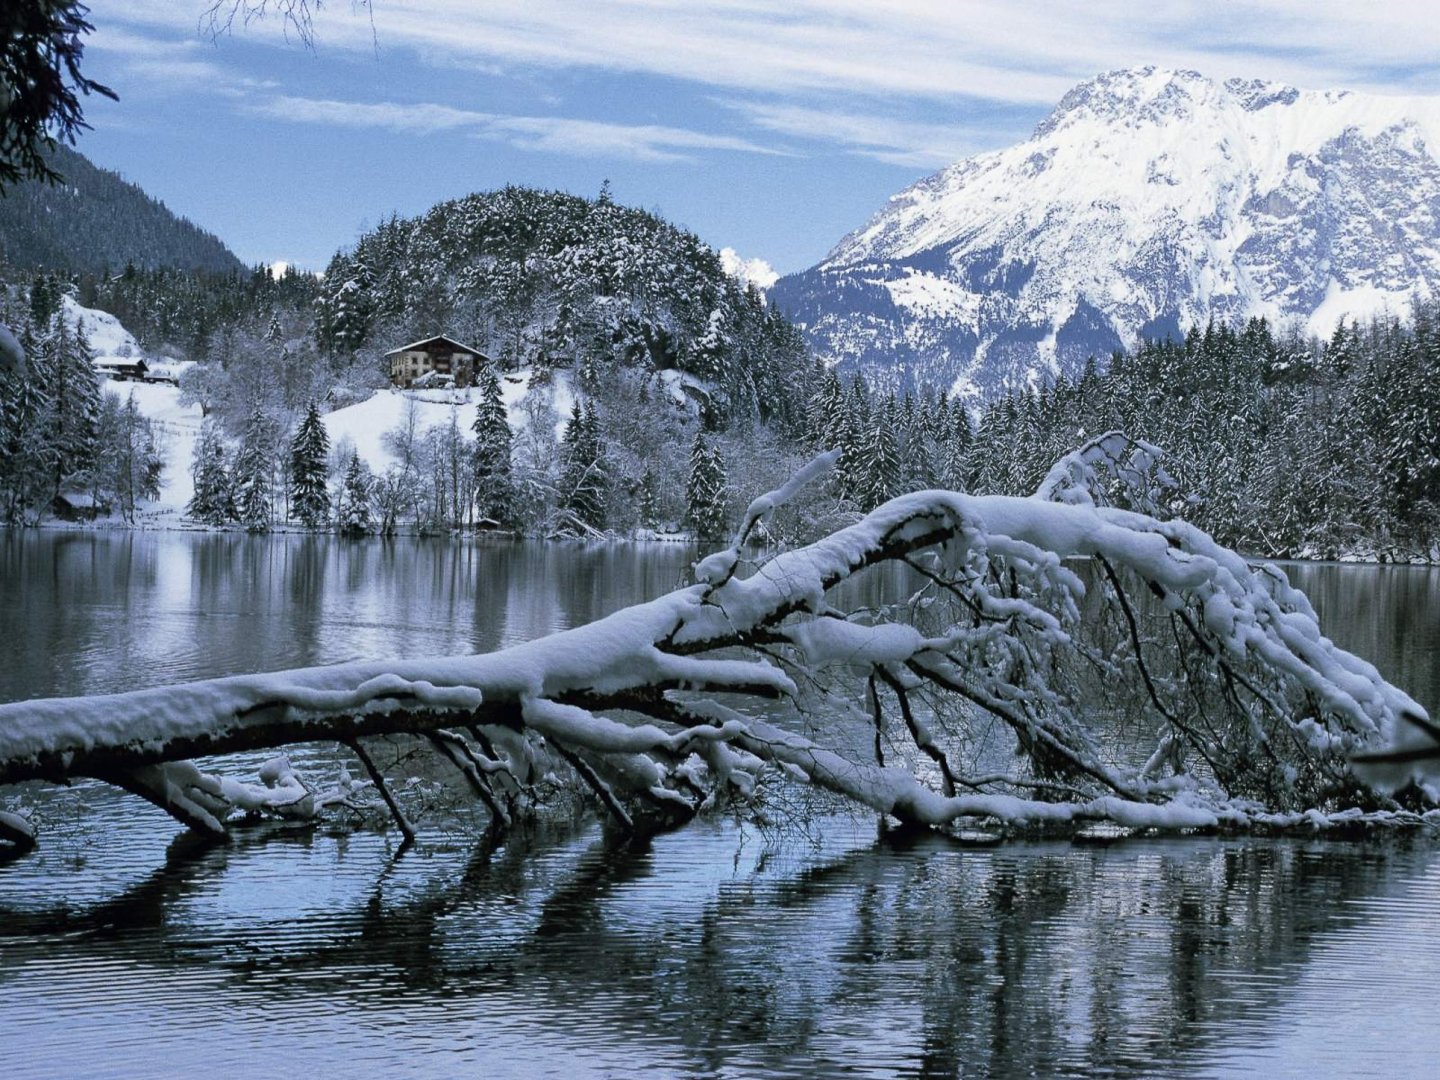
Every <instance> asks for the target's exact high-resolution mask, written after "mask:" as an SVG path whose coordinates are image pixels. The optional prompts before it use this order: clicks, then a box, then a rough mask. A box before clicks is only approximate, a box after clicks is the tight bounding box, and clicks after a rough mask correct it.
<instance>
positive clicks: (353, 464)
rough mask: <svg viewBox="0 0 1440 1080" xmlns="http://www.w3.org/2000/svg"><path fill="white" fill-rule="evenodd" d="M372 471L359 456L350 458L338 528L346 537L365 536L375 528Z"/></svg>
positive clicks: (341, 490) (342, 482) (337, 520)
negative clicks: (371, 512) (371, 505)
mask: <svg viewBox="0 0 1440 1080" xmlns="http://www.w3.org/2000/svg"><path fill="white" fill-rule="evenodd" d="M371 486H372V485H371V477H370V470H369V469H368V468H366V466H365V463H364V462H363V461H361V460H360V455H359V454H352V455H351V456H350V464H349V465H347V466H346V467H345V477H344V479H343V480H342V481H341V489H340V500H339V508H338V510H339V513H338V516H337V518H336V526H337V527H338V528H339V530H340V532H341V533H342V534H344V535H345V536H365V535H367V534H368V533H369V532H370V531H371V529H372V528H373V521H372V519H371V515H370V497H371Z"/></svg>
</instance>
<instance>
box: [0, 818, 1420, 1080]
mask: <svg viewBox="0 0 1440 1080" xmlns="http://www.w3.org/2000/svg"><path fill="white" fill-rule="evenodd" d="M354 839H355V838H351V842H354ZM262 842H263V844H264V845H265V846H266V848H267V849H268V850H267V851H266V852H265V855H266V858H265V859H264V860H263V865H264V866H265V867H267V868H272V867H274V868H279V870H280V873H281V874H282V875H284V874H287V873H294V872H295V867H296V865H297V864H298V865H299V866H301V867H306V868H311V867H314V866H316V865H317V864H318V863H320V862H326V863H328V861H329V855H328V854H327V853H325V851H326V850H328V847H329V844H330V841H327V840H325V839H323V838H319V837H313V836H311V835H310V834H306V833H303V832H302V833H299V834H296V833H293V832H283V831H282V832H278V833H271V834H268V835H266V834H260V835H259V836H257V837H248V838H246V839H242V840H241V841H239V843H238V845H237V846H236V847H232V848H231V849H228V850H227V849H224V848H214V847H206V846H204V845H198V844H191V842H190V841H188V840H185V839H183V838H182V839H181V840H178V841H177V842H176V843H175V844H174V845H172V847H171V849H170V851H169V853H168V855H167V860H166V865H165V866H164V867H162V868H160V869H159V870H157V871H156V872H155V873H154V874H153V875H151V877H150V878H149V879H147V880H146V881H144V882H142V883H140V884H139V885H136V886H134V887H133V888H131V889H129V890H128V891H126V892H125V893H124V894H122V895H120V896H118V897H115V898H113V899H111V900H109V901H107V902H105V903H102V904H99V905H97V906H95V907H93V908H91V909H89V910H88V911H85V912H80V913H76V914H70V915H63V916H61V915H56V914H55V913H53V912H52V913H45V914H41V915H38V916H37V915H35V914H33V913H32V914H29V915H24V914H23V912H4V911H0V926H3V927H4V929H3V930H0V941H3V940H4V938H5V937H11V936H12V935H13V936H14V938H15V941H16V943H17V944H18V947H19V948H20V949H21V950H22V951H23V950H27V949H34V950H39V951H41V952H43V953H44V954H45V956H46V957H47V959H51V960H55V959H61V960H64V959H81V958H91V957H92V956H93V954H96V953H100V954H104V955H110V954H114V957H115V959H120V958H122V957H123V956H125V955H127V954H130V953H143V954H144V955H145V956H146V957H147V958H150V959H152V960H154V961H155V962H158V963H162V964H164V965H168V966H170V967H172V968H174V969H183V968H184V967H186V966H188V965H196V966H200V967H204V968H206V969H208V970H213V969H215V968H217V967H218V968H220V969H222V970H228V971H229V972H230V973H231V976H232V979H233V985H234V987H235V988H236V989H237V990H238V991H239V992H240V993H242V994H243V995H246V996H254V997H256V998H257V1004H259V1006H260V1007H262V1008H268V1007H269V1005H267V1004H266V1003H267V1002H270V1001H271V1000H272V999H275V998H279V999H283V1001H284V1003H285V1004H286V1006H287V1007H290V1008H297V1007H298V1008H302V1009H303V1008H304V1007H306V1005H307V1004H308V1003H311V1002H316V1001H317V999H320V1000H324V1001H325V1002H326V1003H327V1005H328V1006H329V1007H333V1003H334V1001H335V1000H337V999H338V1000H339V1001H340V1002H342V1003H343V1004H344V1007H345V1008H347V1009H350V1010H356V1011H380V1012H383V1011H384V1010H386V1009H389V1008H391V1007H392V1006H396V1005H399V1004H400V1003H402V1002H413V1001H415V1000H417V997H418V999H420V1000H431V999H433V1000H435V1001H436V1002H437V1007H436V1011H435V1016H436V1019H435V1021H434V1022H435V1023H436V1024H439V1025H444V1024H445V1023H447V1021H446V1020H445V1019H444V1015H445V1006H444V1005H443V1002H450V1003H452V1004H453V1003H455V1002H460V1001H469V1002H471V1004H472V1005H473V1006H474V1007H475V1008H477V1009H479V1010H480V1011H481V1012H482V1013H489V1012H494V1013H495V1014H496V1015H511V1014H513V1012H514V1010H516V1009H517V1008H520V1009H523V1013H524V1016H525V1018H526V1021H525V1022H526V1023H533V1024H536V1025H541V1026H546V1027H553V1026H556V1025H559V1026H561V1027H562V1028H563V1027H564V1026H565V1025H573V1028H574V1030H573V1031H572V1037H573V1038H574V1039H576V1040H578V1041H582V1042H583V1041H584V1040H587V1039H590V1040H594V1039H600V1040H613V1041H614V1043H615V1044H619V1045H627V1046H633V1047H634V1048H635V1050H634V1053H635V1054H636V1055H637V1057H636V1066H637V1068H643V1055H644V1052H645V1050H644V1048H645V1047H647V1046H652V1047H654V1046H659V1047H665V1048H668V1050H669V1051H671V1052H674V1053H681V1054H683V1055H684V1057H685V1058H686V1059H688V1060H690V1061H692V1062H693V1064H694V1066H695V1067H696V1068H697V1069H701V1070H715V1071H721V1070H726V1071H731V1072H734V1071H737V1070H738V1071H740V1072H745V1071H748V1070H750V1069H753V1068H758V1067H759V1066H761V1065H771V1066H773V1065H775V1064H776V1063H778V1062H781V1061H787V1060H790V1061H794V1062H797V1063H805V1065H806V1067H807V1068H810V1069H813V1070H814V1071H816V1072H817V1073H824V1072H826V1071H839V1070H841V1069H844V1068H854V1067H856V1066H857V1065H859V1064H863V1062H862V1061H860V1059H862V1058H868V1059H873V1060H875V1061H884V1062H885V1063H886V1064H887V1066H888V1067H889V1068H891V1069H893V1070H895V1071H897V1072H900V1073H903V1074H912V1073H913V1074H915V1075H922V1076H960V1075H1035V1074H1053V1073H1056V1072H1072V1073H1081V1074H1091V1073H1097V1072H1106V1073H1108V1074H1113V1075H1132V1076H1143V1075H1151V1074H1154V1073H1155V1072H1156V1071H1157V1070H1162V1071H1171V1070H1173V1069H1174V1068H1175V1067H1177V1066H1183V1065H1184V1063H1185V1062H1186V1061H1187V1060H1189V1061H1193V1060H1194V1058H1195V1057H1196V1056H1197V1055H1200V1054H1203V1053H1204V1052H1206V1051H1207V1050H1208V1049H1211V1048H1213V1047H1214V1046H1216V1045H1217V1044H1218V1043H1219V1042H1220V1041H1221V1040H1223V1039H1224V1038H1225V1037H1226V1035H1227V1033H1228V1031H1229V1029H1230V1026H1231V1025H1233V1024H1234V1023H1235V1022H1236V1021H1238V1020H1241V1019H1244V1020H1245V1021H1246V1022H1247V1023H1250V1024H1253V1023H1255V1022H1256V1020H1257V1019H1259V1017H1257V1015H1256V1014H1257V1010H1258V1011H1259V1012H1260V1014H1261V1015H1262V1016H1263V1014H1264V1012H1265V1011H1266V1010H1272V1011H1274V1010H1279V1009H1280V1008H1281V1007H1283V1005H1284V1004H1285V1001H1286V990H1285V987H1286V986H1287V985H1290V984H1291V982H1292V981H1293V980H1275V981H1274V982H1272V983H1270V984H1268V985H1267V986H1266V987H1265V988H1263V989H1261V988H1259V987H1255V988H1253V990H1254V992H1253V993H1250V994H1249V995H1248V996H1247V997H1246V999H1245V1000H1244V1001H1243V1002H1240V1001H1237V1000H1236V999H1235V997H1234V996H1233V995H1230V994H1228V993H1226V992H1225V991H1226V989H1227V984H1226V982H1225V980H1226V977H1227V975H1228V974H1229V973H1245V972H1248V973H1264V972H1267V971H1276V970H1286V971H1295V970H1296V969H1297V968H1298V967H1299V966H1301V965H1303V964H1304V963H1305V962H1306V960H1307V958H1308V957H1309V955H1310V951H1311V949H1312V947H1313V946H1315V945H1316V944H1317V943H1318V942H1321V941H1323V940H1324V937H1325V934H1326V933H1327V932H1328V930H1330V929H1333V928H1334V927H1335V926H1336V921H1335V915H1336V912H1337V911H1339V910H1343V909H1344V908H1346V906H1347V902H1349V901H1353V900H1355V899H1357V898H1364V897H1371V896H1376V895H1383V894H1386V893H1388V892H1391V891H1392V890H1394V889H1396V888H1397V887H1399V886H1400V885H1401V884H1402V883H1403V880H1404V878H1405V875H1406V871H1407V868H1408V867H1407V863H1408V858H1407V854H1406V849H1405V848H1403V847H1399V846H1385V847H1379V848H1377V847H1375V846H1373V845H1370V846H1365V847H1361V846H1359V845H1356V846H1354V847H1347V846H1345V845H1339V844H1327V845H1319V844H1317V845H1313V846H1307V845H1304V844H1297V843H1294V842H1288V841H1277V842H1273V843H1272V842H1262V841H1253V840H1247V841H1243V842H1223V841H1186V842H1177V843H1145V842H1140V843H1129V844H1124V845H1118V846H1115V847H1111V848H1104V849H1096V848H1084V847H1072V846H1069V845H1059V844H1051V845H1043V846H1042V845H1036V846H1027V847H1023V848H1013V847H1012V848H1001V849H987V850H971V849H964V848H960V847H957V846H955V845H953V844H952V843H949V842H947V841H945V840H943V839H941V838H938V837H933V836H913V835H912V836H900V837H890V838H886V839H882V840H881V841H880V842H878V843H876V844H875V845H873V846H871V847H867V848H863V849H860V850H857V851H853V852H851V853H849V854H846V855H843V856H841V857H838V858H834V859H830V860H828V861H825V862H822V863H820V864H818V865H810V866H806V867H802V868H799V869H793V870H783V869H777V868H775V867H773V866H772V867H771V868H766V869H759V870H756V871H754V872H751V873H740V874H737V875H735V876H733V877H730V878H727V879H726V880H724V881H721V882H720V883H719V884H718V885H716V886H713V887H710V888H708V889H706V890H705V891H704V893H703V894H702V895H698V896H693V897H692V895H691V893H689V892H687V891H685V889H686V888H687V880H688V879H686V877H685V872H686V866H685V863H686V859H687V855H691V854H693V853H691V852H687V851H685V850H683V848H682V849H681V850H678V851H677V850H670V849H667V847H665V846H664V845H657V846H656V847H655V848H651V847H649V846H647V845H644V844H640V845H628V846H627V845H620V844H618V843H611V842H607V841H605V840H603V839H594V833H593V831H587V832H584V833H579V834H577V833H574V832H572V831H570V830H568V829H539V828H531V829H527V830H520V831H518V832H517V833H516V834H515V835H512V836H510V837H508V838H506V840H505V842H504V846H502V847H488V848H483V849H480V850H478V851H475V852H474V853H473V854H469V855H467V856H464V857H463V858H464V864H463V866H461V867H460V868H459V869H458V872H457V868H456V867H455V866H454V865H453V864H452V865H445V866H443V867H440V866H425V865H423V864H422V863H420V862H416V861H414V860H413V858H411V857H407V858H404V859H401V860H399V861H398V862H395V863H392V864H390V866H389V868H388V869H386V870H385V871H384V872H383V873H382V874H381V875H380V876H379V879H378V880H377V881H376V883H375V885H374V888H373V891H372V892H371V894H370V895H369V896H368V897H357V898H356V899H355V901H354V903H353V904H352V905H351V906H349V907H348V908H347V909H346V910H343V911H338V912H337V911H330V912H323V913H315V914H305V915H302V917H300V918H291V917H285V918H283V919H281V920H280V921H279V922H278V923H277V922H276V921H275V918H274V915H273V913H272V915H271V921H270V922H265V921H263V920H259V919H257V920H256V921H255V922H254V923H253V924H252V925H249V926H247V925H245V920H246V919H247V918H250V916H248V915H247V913H245V912H237V913H230V914H229V916H228V917H227V919H226V924H225V925H224V927H223V933H219V932H217V928H216V927H214V926H212V925H208V924H207V923H206V922H205V921H204V919H203V918H201V917H199V916H198V914H197V911H196V909H193V908H192V906H191V904H192V901H193V900H194V898H195V897H197V896H201V895H206V896H214V895H216V894H218V893H219V892H220V887H221V886H222V885H223V884H224V883H225V880H226V878H227V877H228V876H231V875H233V874H235V873H236V872H237V868H239V867H241V866H243V865H245V864H246V862H247V858H246V857H247V845H249V844H255V843H262ZM277 847H278V849H279V850H276V848H277ZM792 855H793V853H792ZM355 857H358V858H363V856H362V855H356V856H355ZM707 857H709V858H712V859H713V858H714V853H713V852H712V853H709V854H708V856H707ZM456 858H461V856H456ZM259 863H260V860H256V861H255V864H259ZM287 864H288V870H287V869H286V866H287ZM251 865H254V864H251ZM690 884H693V882H691V883H690ZM1350 907H1351V909H1352V910H1353V907H1354V906H1353V904H1352V905H1350ZM200 910H201V911H203V910H204V909H200ZM307 921H308V923H309V924H310V925H309V926H308V928H307ZM232 923H234V925H232ZM277 925H278V926H279V927H281V930H280V931H277V930H276V927H277ZM85 930H89V931H95V932H94V933H89V934H85V933H78V934H77V933H74V931H85ZM101 931H103V932H101ZM61 932H69V933H67V934H66V935H65V936H63V937H62V936H61ZM46 935H51V936H49V937H47V936H46ZM237 939H243V940H244V941H246V942H247V943H248V948H247V949H246V950H245V951H244V952H243V954H242V952H241V951H240V950H238V949H236V948H235V946H234V942H235V941H236V940H237ZM5 948H6V951H10V950H11V949H12V945H11V943H10V942H6V943H5ZM77 954H78V955H77ZM21 959H23V957H21ZM163 992H164V991H163V989H157V994H158V993H163ZM867 1033H868V1034H867Z"/></svg>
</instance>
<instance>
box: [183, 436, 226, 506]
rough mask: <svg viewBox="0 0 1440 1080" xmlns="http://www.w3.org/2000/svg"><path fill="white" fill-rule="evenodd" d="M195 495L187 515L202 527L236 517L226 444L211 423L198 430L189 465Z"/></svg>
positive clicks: (192, 497)
mask: <svg viewBox="0 0 1440 1080" xmlns="http://www.w3.org/2000/svg"><path fill="white" fill-rule="evenodd" d="M191 476H192V478H193V481H194V485H195V493H194V494H193V495H192V496H191V497H190V504H189V506H187V507H186V511H185V512H186V513H187V514H188V515H189V516H190V517H191V518H193V519H194V520H196V521H199V522H201V523H203V524H205V525H228V524H229V523H231V522H233V521H235V520H237V519H238V517H239V513H238V511H237V509H236V506H235V488H234V485H233V484H232V482H231V476H230V470H229V468H228V467H227V466H226V461H225V442H224V440H223V439H222V438H221V437H220V432H219V430H218V429H217V427H216V425H215V424H213V423H208V422H207V423H206V424H204V425H203V426H202V427H201V429H200V437H199V438H198V439H197V440H196V441H195V457H194V461H193V463H192V465H191Z"/></svg>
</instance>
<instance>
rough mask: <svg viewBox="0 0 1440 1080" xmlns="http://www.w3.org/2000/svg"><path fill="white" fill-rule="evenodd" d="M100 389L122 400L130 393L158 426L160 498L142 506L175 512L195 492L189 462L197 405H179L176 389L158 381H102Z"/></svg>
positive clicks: (196, 427) (195, 432)
mask: <svg viewBox="0 0 1440 1080" xmlns="http://www.w3.org/2000/svg"><path fill="white" fill-rule="evenodd" d="M104 389H105V393H107V394H110V395H111V396H113V397H118V398H119V399H120V400H121V401H122V402H123V401H124V400H125V399H126V398H128V397H132V396H133V397H134V398H135V404H136V406H137V407H138V408H139V410H140V414H141V415H142V416H146V417H148V418H149V419H150V420H151V421H152V422H153V423H154V424H155V426H156V427H158V428H159V429H160V434H161V447H162V452H163V453H164V455H165V472H164V473H163V475H162V476H161V478H160V498H159V499H158V500H157V501H156V502H155V503H154V504H153V505H147V507H146V509H147V510H149V511H152V512H164V511H170V512H174V513H176V514H177V515H178V514H179V513H180V512H182V511H183V510H184V509H185V507H186V505H187V504H188V503H189V502H190V497H191V496H192V495H194V494H195V482H194V480H193V479H192V478H191V476H190V463H191V461H192V460H193V459H194V456H195V440H196V439H197V438H198V437H199V435H200V419H201V417H200V406H199V405H182V404H180V388H179V387H178V386H166V385H164V384H162V383H136V382H106V383H105V384H104Z"/></svg>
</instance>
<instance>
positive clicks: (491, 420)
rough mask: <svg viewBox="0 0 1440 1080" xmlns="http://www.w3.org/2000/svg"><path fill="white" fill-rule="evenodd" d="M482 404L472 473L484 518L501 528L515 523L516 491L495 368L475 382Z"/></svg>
mask: <svg viewBox="0 0 1440 1080" xmlns="http://www.w3.org/2000/svg"><path fill="white" fill-rule="evenodd" d="M476 385H477V387H478V388H479V390H480V403H479V406H478V408H477V409H476V411H475V423H474V425H473V426H472V427H471V430H472V431H473V432H474V433H475V446H474V449H473V450H472V452H471V471H472V472H473V474H474V483H475V507H476V510H477V511H478V513H479V514H480V516H481V517H482V518H488V519H489V520H491V521H494V522H496V523H497V524H500V525H509V524H512V523H513V522H514V520H515V509H516V506H515V504H516V492H515V481H514V477H513V471H512V468H511V462H510V450H511V434H510V421H509V419H508V418H507V416H506V413H505V400H504V398H503V397H502V396H501V392H500V380H499V379H498V378H497V377H496V375H495V369H494V368H493V367H491V366H489V365H486V366H485V367H484V368H482V369H481V371H480V373H479V376H478V378H477V380H476Z"/></svg>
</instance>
